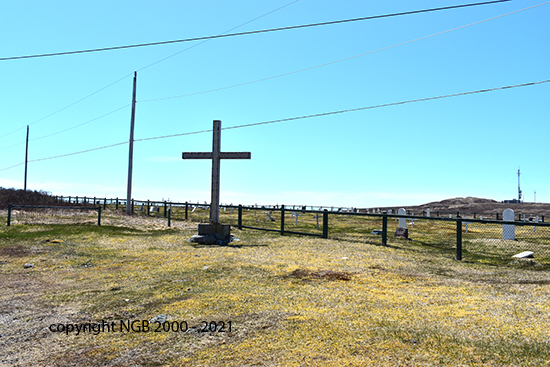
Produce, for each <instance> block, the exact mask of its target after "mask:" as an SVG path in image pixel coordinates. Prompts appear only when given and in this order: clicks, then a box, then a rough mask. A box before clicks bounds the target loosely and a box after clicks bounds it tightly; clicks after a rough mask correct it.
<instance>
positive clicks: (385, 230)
mask: <svg viewBox="0 0 550 367" xmlns="http://www.w3.org/2000/svg"><path fill="white" fill-rule="evenodd" d="M387 244H388V215H387V214H386V213H383V214H382V245H384V246H386V245H387Z"/></svg>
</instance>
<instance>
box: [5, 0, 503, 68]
mask: <svg viewBox="0 0 550 367" xmlns="http://www.w3.org/2000/svg"><path fill="white" fill-rule="evenodd" d="M508 1H511V0H494V1H486V2H480V3H471V4H463V5H453V6H445V7H440V8H431V9H423V10H413V11H407V12H401V13H393V14H384V15H373V16H368V17H361V18H353V19H344V20H334V21H329V22H321V23H311V24H302V25H296V26H287V27H279V28H270V29H262V30H256V31H248V32H239V33H229V34H219V35H215V36H204V37H194V38H185V39H178V40H172V41H160V42H149V43H140V44H132V45H125V46H114V47H103V48H95V49H86V50H78V51H64V52H54V53H48V54H36V55H26V56H10V57H2V58H0V61H7V60H20V59H30V58H38V57H49V56H62V55H74V54H82V53H90V52H101V51H113V50H121V49H128V48H136V47H147V46H159V45H167V44H172V43H181V42H191V41H202V40H208V39H215V38H227V37H235V36H245V35H251V34H259V33H268V32H277V31H286V30H291V29H299V28H309V27H318V26H325V25H333V24H342V23H351V22H358V21H363V20H372V19H380V18H388V17H395V16H401V15H411V14H419V13H427V12H434V11H439V10H449V9H458V8H465V7H471V6H479V5H487V4H496V3H502V2H508Z"/></svg>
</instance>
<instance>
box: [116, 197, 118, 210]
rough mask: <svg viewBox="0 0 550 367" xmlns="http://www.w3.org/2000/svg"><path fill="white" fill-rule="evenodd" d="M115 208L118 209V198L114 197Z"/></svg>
mask: <svg viewBox="0 0 550 367" xmlns="http://www.w3.org/2000/svg"><path fill="white" fill-rule="evenodd" d="M116 210H118V198H116Z"/></svg>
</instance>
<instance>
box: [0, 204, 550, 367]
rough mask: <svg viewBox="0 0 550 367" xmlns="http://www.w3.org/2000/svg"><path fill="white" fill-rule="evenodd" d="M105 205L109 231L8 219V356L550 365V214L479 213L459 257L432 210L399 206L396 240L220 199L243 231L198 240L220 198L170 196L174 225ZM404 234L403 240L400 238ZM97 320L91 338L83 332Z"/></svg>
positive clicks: (338, 218)
mask: <svg viewBox="0 0 550 367" xmlns="http://www.w3.org/2000/svg"><path fill="white" fill-rule="evenodd" d="M99 201H100V202H101V203H104V206H105V209H104V210H102V211H101V224H100V225H98V223H97V221H94V219H95V218H92V219H90V220H89V221H88V222H85V223H73V222H64V221H63V215H61V216H60V218H61V219H60V221H59V223H56V222H54V221H52V218H53V217H55V211H54V212H53V214H52V215H50V217H48V219H47V220H44V221H43V222H41V221H40V218H39V217H37V216H34V217H29V218H28V223H27V224H24V221H23V220H20V219H21V218H22V217H21V213H19V214H17V215H15V212H14V213H12V214H13V217H12V223H11V225H10V226H7V221H6V220H4V219H7V212H6V211H5V210H4V211H2V212H0V216H1V217H2V219H3V220H2V222H1V224H0V240H1V242H0V276H1V277H2V284H3V292H2V294H1V295H0V304H1V305H2V311H1V313H0V322H1V324H0V326H1V329H0V334H1V335H2V336H1V337H0V348H1V350H2V351H3V354H2V356H1V358H2V359H1V360H0V362H2V363H7V364H8V365H10V364H15V365H17V364H20V363H21V362H22V361H24V360H28V359H32V360H33V361H35V363H38V364H40V363H41V362H42V363H43V364H45V365H52V366H66V365H77V364H78V365H82V366H115V365H128V364H131V363H133V362H134V361H136V360H139V361H140V363H141V365H144V366H145V365H188V364H190V363H195V362H196V361H197V360H201V361H203V362H204V364H205V365H212V366H233V365H270V364H272V363H275V364H277V365H304V364H305V365H320V364H323V365H325V364H328V365H334V364H348V365H356V366H360V365H402V364H407V363H409V364H412V365H476V364H488V365H491V364H492V365H503V364H508V365H542V364H544V363H546V361H547V360H548V359H549V358H550V354H549V353H550V352H549V351H550V348H548V347H549V345H548V343H549V342H548V340H550V339H549V336H550V335H549V331H548V328H547V327H546V325H547V324H548V322H550V312H549V311H550V310H549V309H548V303H547V302H546V300H547V299H548V297H549V296H550V294H549V293H548V287H547V285H548V284H550V277H549V276H548V252H549V251H548V248H550V231H549V228H548V227H547V226H546V223H537V224H539V226H537V227H534V225H533V223H531V222H528V221H526V222H513V223H514V225H512V224H504V225H503V222H502V221H501V222H496V221H483V220H480V219H479V218H477V219H473V218H471V217H470V216H468V218H466V217H465V218H463V220H464V221H463V223H462V229H463V231H462V233H461V236H462V245H463V253H462V255H463V259H462V261H457V260H456V243H457V242H456V238H457V225H456V223H457V222H456V218H448V217H442V218H435V217H434V215H433V213H431V214H430V215H431V216H430V217H426V216H421V215H418V213H414V215H413V213H412V212H409V213H407V212H406V211H405V210H404V209H403V210H400V211H398V214H395V212H394V213H393V214H391V216H390V215H389V214H387V217H386V225H387V228H386V235H387V238H386V244H385V245H384V244H383V243H382V239H381V237H382V231H381V230H382V229H383V227H384V220H383V218H384V217H383V215H384V214H383V211H381V213H380V214H378V210H375V211H373V212H371V213H366V212H359V211H350V212H343V211H342V210H340V211H338V210H337V209H336V208H335V210H333V211H330V212H329V211H328V210H327V211H326V212H325V211H324V210H323V211H319V210H307V209H303V208H302V207H300V208H299V210H297V208H296V207H294V208H290V209H289V210H285V208H284V206H281V205H279V206H277V207H269V208H267V207H266V206H263V208H261V206H257V205H256V206H249V207H243V206H238V205H228V204H225V205H224V204H221V205H220V209H219V213H218V214H219V217H218V218H219V219H218V220H219V222H220V223H223V224H227V225H231V235H232V236H234V240H233V241H231V242H229V243H225V244H221V245H219V244H214V245H204V244H200V243H192V242H189V241H188V240H189V238H191V237H192V236H195V235H197V233H198V232H197V229H198V225H199V224H200V223H201V222H202V223H208V221H209V220H210V215H211V213H210V207H209V205H208V204H204V203H196V204H190V203H187V205H185V204H182V205H175V204H174V203H169V204H167V205H166V208H167V210H166V213H167V215H168V216H169V217H170V218H171V219H172V220H171V222H168V221H167V218H165V217H164V216H163V214H164V210H163V209H164V205H162V204H158V203H156V204H155V205H154V206H153V205H152V204H151V203H149V205H147V202H144V203H136V205H135V208H134V210H135V212H134V214H133V215H130V216H128V215H126V214H124V212H125V207H124V206H123V205H120V206H119V208H118V210H117V208H116V207H115V204H113V205H111V204H107V200H104V201H102V200H99ZM141 206H142V207H143V210H141V211H140V210H138V209H139V207H141ZM148 207H150V208H153V207H158V208H159V212H155V211H153V210H149V211H148V210H147V208H148ZM14 210H15V209H14ZM403 211H405V213H403ZM148 212H149V213H148ZM18 215H19V217H18ZM96 215H97V214H96ZM400 215H401V216H400ZM507 215H509V214H506V213H504V217H505V219H507V218H508V217H507ZM325 216H326V217H328V236H327V238H324V236H323V225H324V224H326V223H327V222H326V219H324V217H325ZM239 217H240V218H241V219H240V223H239ZM18 218H19V219H18ZM23 218H24V217H23ZM186 218H187V219H186ZM436 219H438V220H436ZM281 221H282V222H284V225H283V227H281ZM169 224H170V226H169ZM239 224H240V226H241V229H239ZM522 224H523V225H522ZM505 226H511V227H513V228H511V227H505ZM246 227H249V228H246ZM253 228H262V229H265V230H258V229H253ZM281 228H283V229H284V233H281ZM400 228H402V229H403V228H406V229H407V232H408V233H407V236H406V238H405V237H400V236H396V234H397V232H398V229H400ZM466 228H467V233H466ZM295 233H302V234H295ZM513 256H516V257H513ZM82 325H89V326H88V329H83V330H88V331H83V332H80V331H79V332H78V333H79V334H78V335H76V334H77V331H75V330H77V328H80V329H82V328H83V326H82ZM90 325H103V326H102V327H103V329H100V326H97V327H96V326H94V327H96V329H94V330H97V332H91V331H90V330H92V329H90V328H91V327H92V326H90ZM105 325H111V326H110V327H112V328H114V330H115V331H109V330H106V329H105ZM113 325H114V326H113ZM205 325H206V327H205ZM480 325H482V326H480ZM163 328H164V329H163ZM229 328H231V331H229ZM155 329H157V332H155ZM221 329H223V330H224V331H223V332H222V331H219V330H221ZM52 330H53V331H52ZM69 330H71V331H70V332H69ZM159 330H160V331H159ZM166 330H168V331H166ZM266 348H267V350H266ZM289 349H292V351H293V352H292V353H288V350H289ZM74 361H78V363H77V364H75V362H74ZM298 361H299V362H298Z"/></svg>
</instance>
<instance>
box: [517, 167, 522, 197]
mask: <svg viewBox="0 0 550 367" xmlns="http://www.w3.org/2000/svg"><path fill="white" fill-rule="evenodd" d="M520 175H521V172H520V171H519V168H518V201H519V202H521V188H520V185H519V176H520Z"/></svg>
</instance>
